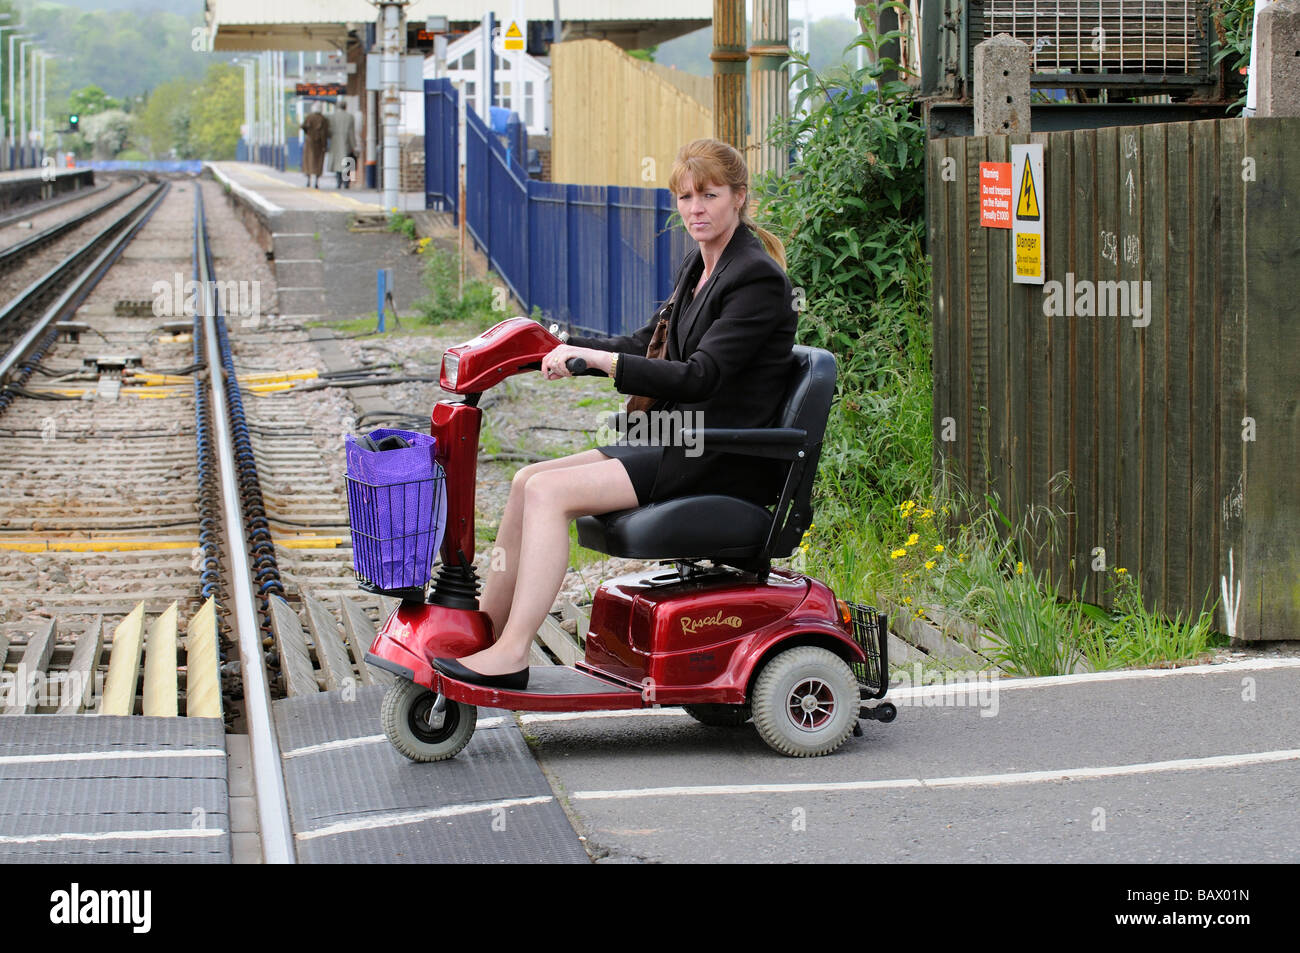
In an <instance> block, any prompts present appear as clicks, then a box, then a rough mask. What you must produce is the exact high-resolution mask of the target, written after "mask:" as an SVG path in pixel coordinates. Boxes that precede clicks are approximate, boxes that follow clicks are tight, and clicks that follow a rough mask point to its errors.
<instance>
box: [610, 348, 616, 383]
mask: <svg viewBox="0 0 1300 953" xmlns="http://www.w3.org/2000/svg"><path fill="white" fill-rule="evenodd" d="M617 375H618V354H617V352H616V353H615V354H614V356H613V357H611V358H610V359H609V379H610V380H614V379H615V377H616V376H617Z"/></svg>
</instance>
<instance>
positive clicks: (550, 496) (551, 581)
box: [458, 451, 637, 675]
mask: <svg viewBox="0 0 1300 953" xmlns="http://www.w3.org/2000/svg"><path fill="white" fill-rule="evenodd" d="M597 452H598V451H597ZM602 456H603V454H602ZM636 505H637V499H636V490H635V489H633V487H632V481H631V480H630V479H629V478H628V475H627V470H625V469H624V468H623V464H622V463H620V462H619V461H618V460H611V459H605V460H602V461H601V462H598V463H588V464H584V465H581V466H574V467H567V468H565V469H564V470H563V471H562V472H561V471H559V470H556V469H551V470H549V471H548V470H543V471H541V472H539V473H535V474H533V475H532V476H530V477H529V478H528V480H527V482H526V484H525V488H524V495H523V520H522V523H521V531H522V536H521V540H520V544H519V558H518V560H517V561H518V563H519V571H518V574H517V576H516V579H515V586H514V590H515V591H514V598H513V600H512V601H511V603H510V614H509V618H508V619H507V620H506V624H505V627H504V629H503V630H502V631H501V635H500V637H498V639H497V641H496V642H495V643H494V644H493V645H491V646H489V647H488V648H486V649H483V650H482V651H481V652H475V653H474V654H473V655H467V656H465V657H464V658H461V659H459V660H458V661H460V663H461V664H462V665H465V666H466V667H468V668H471V669H473V670H474V671H476V672H479V673H481V674H483V675H504V674H506V673H508V672H517V671H519V670H520V669H522V668H526V667H527V665H528V647H529V646H530V645H531V644H532V641H533V636H534V635H536V634H537V629H538V628H539V627H540V626H541V624H542V619H543V618H545V617H546V613H548V612H549V611H550V610H551V605H552V604H553V603H554V602H555V594H556V593H557V592H559V591H560V585H561V584H562V583H563V582H564V573H565V570H567V569H568V566H569V520H571V519H573V518H574V517H577V516H585V515H589V514H595V513H608V512H611V511H612V510H625V509H629V508H631V507H633V506H636Z"/></svg>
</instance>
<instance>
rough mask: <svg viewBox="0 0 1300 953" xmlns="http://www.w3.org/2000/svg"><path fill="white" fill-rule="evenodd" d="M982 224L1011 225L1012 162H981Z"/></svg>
mask: <svg viewBox="0 0 1300 953" xmlns="http://www.w3.org/2000/svg"><path fill="white" fill-rule="evenodd" d="M980 224H981V225H983V226H985V227H986V228H1010V227H1011V163H1010V162H981V163H980Z"/></svg>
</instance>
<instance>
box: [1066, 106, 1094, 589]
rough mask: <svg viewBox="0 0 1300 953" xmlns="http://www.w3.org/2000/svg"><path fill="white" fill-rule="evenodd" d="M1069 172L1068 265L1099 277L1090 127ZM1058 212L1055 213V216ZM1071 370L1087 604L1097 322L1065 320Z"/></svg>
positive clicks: (1072, 581) (1074, 482)
mask: <svg viewBox="0 0 1300 953" xmlns="http://www.w3.org/2000/svg"><path fill="white" fill-rule="evenodd" d="M1070 148H1071V152H1072V153H1073V161H1074V169H1073V176H1074V177H1073V180H1072V182H1071V186H1072V188H1071V191H1070V224H1071V226H1072V227H1071V231H1070V233H1069V241H1070V242H1071V245H1072V248H1071V256H1070V261H1071V264H1072V266H1073V270H1074V273H1075V274H1079V275H1081V274H1091V275H1095V274H1098V273H1099V272H1098V268H1097V262H1098V259H1097V248H1098V243H1097V203H1096V196H1097V163H1096V149H1097V134H1096V132H1094V131H1093V130H1091V129H1085V130H1080V131H1078V132H1075V133H1072V134H1071V139H1070ZM1058 214H1059V213H1058ZM1064 323H1065V324H1066V325H1067V326H1068V328H1069V334H1070V343H1071V354H1070V363H1071V367H1072V372H1071V373H1072V379H1071V385H1072V386H1071V393H1072V398H1073V399H1072V403H1071V409H1072V411H1073V414H1074V416H1073V426H1071V427H1061V428H1060V429H1061V430H1066V431H1068V432H1069V435H1070V463H1069V472H1070V489H1071V493H1070V509H1071V510H1072V512H1073V514H1074V515H1073V517H1072V518H1071V520H1070V530H1071V532H1070V553H1071V554H1072V556H1073V557H1074V573H1073V575H1072V576H1071V577H1069V579H1068V584H1069V587H1070V591H1071V592H1073V593H1081V594H1082V598H1084V599H1087V600H1088V601H1090V602H1096V601H1098V599H1099V590H1100V587H1099V586H1098V584H1097V575H1098V574H1097V573H1095V572H1093V571H1092V550H1093V547H1094V546H1098V545H1101V544H1100V543H1099V542H1098V540H1099V538H1100V537H1099V534H1098V529H1097V483H1098V473H1097V431H1098V427H1097V423H1098V419H1099V410H1100V408H1099V407H1098V403H1097V402H1098V396H1099V395H1098V376H1099V364H1098V355H1097V338H1098V334H1099V333H1100V329H1101V323H1100V322H1098V321H1067V322H1064Z"/></svg>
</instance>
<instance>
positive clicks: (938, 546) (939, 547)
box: [934, 543, 943, 553]
mask: <svg viewBox="0 0 1300 953" xmlns="http://www.w3.org/2000/svg"><path fill="white" fill-rule="evenodd" d="M934 551H935V552H936V553H941V552H943V543H935V544H934Z"/></svg>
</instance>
